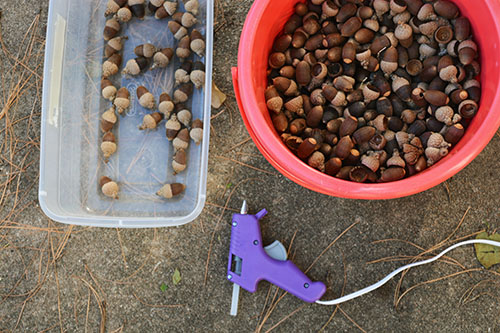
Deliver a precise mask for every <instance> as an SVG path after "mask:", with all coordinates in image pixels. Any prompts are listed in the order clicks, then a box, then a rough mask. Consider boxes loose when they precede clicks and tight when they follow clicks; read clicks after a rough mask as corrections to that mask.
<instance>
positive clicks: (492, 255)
mask: <svg viewBox="0 0 500 333" xmlns="http://www.w3.org/2000/svg"><path fill="white" fill-rule="evenodd" d="M476 239H489V240H492V241H497V242H500V234H497V233H495V234H492V235H488V233H487V232H482V233H480V234H479V235H477V237H476ZM474 247H475V248H476V257H477V259H478V260H479V262H480V263H481V265H483V266H484V268H486V269H488V268H490V267H491V266H493V265H496V264H500V248H499V247H498V246H493V245H487V244H474Z"/></svg>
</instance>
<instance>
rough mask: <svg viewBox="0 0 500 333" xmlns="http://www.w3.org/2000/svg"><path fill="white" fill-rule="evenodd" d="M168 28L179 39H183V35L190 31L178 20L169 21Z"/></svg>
mask: <svg viewBox="0 0 500 333" xmlns="http://www.w3.org/2000/svg"><path fill="white" fill-rule="evenodd" d="M168 29H169V30H170V32H171V33H172V35H174V38H175V39H177V40H181V39H182V37H184V36H186V35H187V34H188V31H187V29H186V28H185V27H183V26H182V25H181V24H180V23H178V22H177V21H169V22H168Z"/></svg>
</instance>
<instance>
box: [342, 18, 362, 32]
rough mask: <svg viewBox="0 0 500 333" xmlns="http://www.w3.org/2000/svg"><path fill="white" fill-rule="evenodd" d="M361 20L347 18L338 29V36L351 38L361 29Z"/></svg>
mask: <svg viewBox="0 0 500 333" xmlns="http://www.w3.org/2000/svg"><path fill="white" fill-rule="evenodd" d="M361 23H362V21H361V19H360V18H359V17H356V16H354V17H351V18H349V19H348V20H347V21H346V22H345V23H344V24H343V25H342V28H341V29H340V34H341V35H342V36H343V37H351V36H353V35H354V34H355V33H356V32H357V31H358V30H359V29H360V28H361Z"/></svg>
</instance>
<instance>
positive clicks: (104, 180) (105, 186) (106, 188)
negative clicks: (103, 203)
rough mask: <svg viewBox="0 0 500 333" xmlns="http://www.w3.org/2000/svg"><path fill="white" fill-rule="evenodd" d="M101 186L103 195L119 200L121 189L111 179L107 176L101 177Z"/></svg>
mask: <svg viewBox="0 0 500 333" xmlns="http://www.w3.org/2000/svg"><path fill="white" fill-rule="evenodd" d="M99 186H100V187H101V191H102V194H104V195H105V196H107V197H109V198H113V199H118V192H119V191H120V188H119V187H118V184H117V183H116V182H114V181H112V180H111V178H109V177H106V176H103V177H101V179H99Z"/></svg>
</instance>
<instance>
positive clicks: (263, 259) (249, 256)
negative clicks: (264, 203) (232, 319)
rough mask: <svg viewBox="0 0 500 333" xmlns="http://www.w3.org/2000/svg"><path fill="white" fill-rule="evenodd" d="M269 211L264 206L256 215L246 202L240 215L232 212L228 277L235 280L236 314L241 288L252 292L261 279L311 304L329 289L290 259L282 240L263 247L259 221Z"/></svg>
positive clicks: (234, 303)
mask: <svg viewBox="0 0 500 333" xmlns="http://www.w3.org/2000/svg"><path fill="white" fill-rule="evenodd" d="M266 214H267V211H266V210H265V209H263V210H261V211H260V212H258V213H257V214H255V215H247V204H246V201H244V202H243V205H242V207H241V212H240V214H233V221H232V228H231V245H230V248H229V262H228V266H227V279H228V280H229V281H231V282H233V283H234V285H233V300H232V304H231V315H233V316H234V315H236V313H237V307H238V297H239V287H240V286H241V287H243V289H246V290H248V291H249V292H251V293H253V292H255V291H256V290H257V284H258V283H259V281H260V280H266V281H269V282H271V283H272V284H275V285H277V286H278V287H280V288H281V289H284V290H286V291H288V292H289V293H290V294H293V295H295V296H297V297H298V298H300V299H302V300H304V301H306V302H309V303H313V302H315V301H317V300H319V299H320V298H321V296H323V294H324V293H325V291H326V287H325V285H324V284H323V283H322V282H312V281H311V280H310V279H309V278H308V277H307V276H306V275H305V274H304V273H302V271H300V270H299V269H298V268H297V266H295V265H294V264H293V263H292V262H291V261H290V260H287V258H286V257H287V252H286V250H285V248H284V247H283V245H282V244H281V243H280V242H278V241H274V243H272V244H271V245H268V246H266V247H264V246H263V244H262V237H261V233H260V225H259V220H260V219H261V218H262V217H264V215H266Z"/></svg>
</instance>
